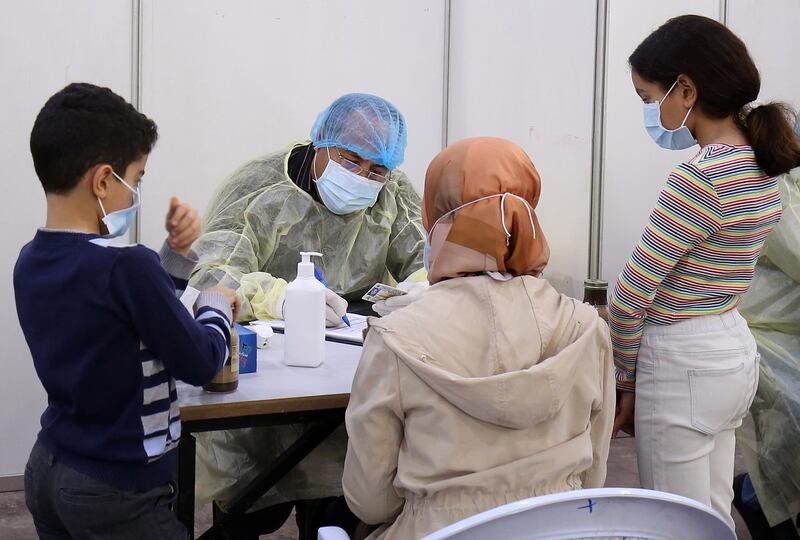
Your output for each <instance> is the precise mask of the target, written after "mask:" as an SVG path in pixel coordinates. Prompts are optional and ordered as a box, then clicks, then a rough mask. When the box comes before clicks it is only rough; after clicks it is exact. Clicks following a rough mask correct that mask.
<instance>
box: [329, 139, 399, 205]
mask: <svg viewBox="0 0 800 540" xmlns="http://www.w3.org/2000/svg"><path fill="white" fill-rule="evenodd" d="M325 150H326V151H327V152H328V165H327V166H326V167H325V170H324V171H322V175H320V177H319V178H318V179H316V182H317V192H318V193H319V197H320V199H322V202H323V203H324V204H325V206H326V207H327V208H328V210H330V211H331V212H333V213H334V214H337V215H340V216H343V215H346V214H352V213H354V212H358V211H359V210H364V209H365V208H370V207H372V206H373V205H374V204H375V202H376V201H377V200H378V194H379V193H380V192H381V189H382V188H383V186H384V184H382V183H381V182H376V181H374V180H369V179H367V178H364V177H363V176H359V175H357V174H356V173H354V172H351V171H348V170H347V169H345V168H344V167H342V166H341V165H340V164H339V163H337V162H336V161H334V160H332V159H331V154H330V150H328V149H327V148H326V149H325Z"/></svg>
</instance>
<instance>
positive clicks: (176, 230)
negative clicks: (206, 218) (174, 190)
mask: <svg viewBox="0 0 800 540" xmlns="http://www.w3.org/2000/svg"><path fill="white" fill-rule="evenodd" d="M165 226H166V229H167V244H168V245H169V247H170V249H171V250H172V251H175V252H177V253H180V254H181V255H183V256H184V257H185V256H187V255H188V254H189V250H190V249H191V248H192V244H193V243H194V241H195V240H197V238H198V237H199V236H200V230H201V229H202V222H201V220H200V214H199V213H198V212H197V210H195V209H194V208H192V207H191V206H189V205H188V204H187V203H182V202H180V201H179V200H178V198H177V197H172V198H171V199H170V200H169V211H168V212H167V219H166V222H165Z"/></svg>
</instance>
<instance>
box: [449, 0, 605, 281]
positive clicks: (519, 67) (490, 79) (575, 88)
mask: <svg viewBox="0 0 800 540" xmlns="http://www.w3.org/2000/svg"><path fill="white" fill-rule="evenodd" d="M499 6H500V4H498V2H496V1H492V0H472V1H470V2H453V5H452V9H451V28H450V36H451V41H450V92H449V98H450V99H449V112H448V117H449V120H450V121H449V130H448V140H450V141H456V140H458V139H462V138H464V137H475V136H480V135H493V136H498V137H504V138H507V139H510V140H512V141H514V142H515V143H517V144H519V145H520V146H522V147H523V148H524V149H525V150H526V151H527V152H528V154H529V155H530V156H531V159H532V160H533V162H534V164H535V165H536V168H537V170H538V171H539V174H540V175H541V177H542V196H541V200H540V202H539V207H538V208H537V210H536V213H537V215H538V217H539V219H540V222H541V226H542V229H543V231H544V234H545V235H546V237H547V240H548V242H549V243H550V249H551V255H550V263H549V264H548V266H547V269H546V270H545V276H546V277H547V278H548V279H549V280H550V281H551V282H552V283H553V285H554V286H555V287H556V288H558V289H559V290H560V291H562V292H564V293H567V294H571V295H579V294H581V293H582V288H583V279H584V278H585V277H586V271H587V262H588V249H589V195H590V193H589V191H590V183H591V159H592V110H593V100H594V86H593V77H594V57H595V10H594V9H593V8H594V6H593V3H590V2H585V1H583V0H568V1H563V2H529V1H527V0H508V1H506V2H503V3H502V9H498V7H499Z"/></svg>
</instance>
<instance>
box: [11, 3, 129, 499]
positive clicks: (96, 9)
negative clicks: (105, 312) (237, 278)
mask: <svg viewBox="0 0 800 540" xmlns="http://www.w3.org/2000/svg"><path fill="white" fill-rule="evenodd" d="M131 11H132V10H131V2H130V0H112V1H107V2H96V1H93V0H72V1H70V2H43V1H35V2H11V1H3V2H2V5H0V12H3V13H5V14H6V15H7V16H6V17H5V18H4V24H3V31H2V32H0V72H2V73H3V74H4V77H3V84H2V85H0V119H2V124H3V129H2V130H0V159H2V162H3V176H4V181H5V184H4V186H3V193H4V195H3V211H2V212H0V227H2V230H3V236H2V250H3V253H5V255H4V256H3V261H4V263H3V264H2V266H0V305H2V306H3V307H2V309H0V328H2V330H0V335H2V342H3V349H4V350H5V352H4V353H3V355H2V360H1V362H2V372H3V376H2V377H0V411H2V414H0V441H1V442H0V490H4V489H20V488H21V485H22V482H21V479H20V478H19V476H18V475H20V474H21V473H22V471H23V469H24V467H25V461H26V460H27V457H28V452H30V449H31V445H32V444H33V441H34V439H35V437H36V433H37V432H38V431H39V416H40V415H41V414H42V411H44V406H45V393H44V391H43V390H42V387H41V384H40V383H39V380H38V379H37V377H36V373H35V371H34V369H33V363H32V362H31V357H30V352H29V350H28V346H27V344H26V343H25V339H24V338H23V336H22V331H21V330H20V328H19V322H18V320H17V312H16V309H15V307H14V305H15V304H14V291H13V284H12V272H13V269H14V262H15V261H16V260H17V254H18V253H19V250H20V248H21V247H22V246H23V245H24V244H26V243H27V242H29V241H30V239H31V237H32V236H33V234H34V232H35V230H36V227H39V226H42V225H43V224H44V221H45V203H44V196H43V192H42V188H41V185H40V184H39V180H38V179H37V178H36V173H35V172H34V170H33V162H32V160H31V155H30V149H29V146H28V141H29V137H30V131H31V127H33V121H34V119H35V118H36V115H37V113H38V112H39V109H41V107H42V105H43V104H44V102H45V101H46V100H47V98H48V97H50V96H51V95H52V94H53V93H54V92H55V91H56V90H58V89H60V88H61V87H63V86H65V85H66V84H67V83H69V82H73V81H92V82H95V83H97V84H101V85H105V86H108V87H110V88H112V89H114V91H116V92H117V93H119V94H120V95H121V96H123V97H125V98H126V99H130V94H131ZM12 14H13V16H11V15H12ZM64 316H65V317H68V316H70V315H69V314H68V313H65V314H64ZM39 339H47V334H46V333H45V334H42V335H41V336H40V337H39Z"/></svg>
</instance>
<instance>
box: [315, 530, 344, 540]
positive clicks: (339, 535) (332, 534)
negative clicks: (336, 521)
mask: <svg viewBox="0 0 800 540" xmlns="http://www.w3.org/2000/svg"><path fill="white" fill-rule="evenodd" d="M317 540H350V537H349V536H347V533H346V532H345V531H344V530H343V529H340V528H339V527H320V528H319V530H318V531H317Z"/></svg>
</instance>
